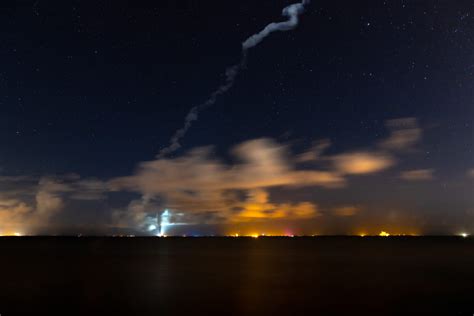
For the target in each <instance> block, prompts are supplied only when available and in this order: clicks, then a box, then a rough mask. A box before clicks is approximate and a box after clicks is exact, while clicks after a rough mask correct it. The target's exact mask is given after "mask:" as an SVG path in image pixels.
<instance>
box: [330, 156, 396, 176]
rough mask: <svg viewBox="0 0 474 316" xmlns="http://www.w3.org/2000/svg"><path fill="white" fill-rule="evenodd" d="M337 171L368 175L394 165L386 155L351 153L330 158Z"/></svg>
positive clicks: (392, 159)
mask: <svg viewBox="0 0 474 316" xmlns="http://www.w3.org/2000/svg"><path fill="white" fill-rule="evenodd" d="M331 160H332V161H333V163H334V166H335V168H336V169H337V170H339V171H340V172H341V173H344V174H368V173H374V172H378V171H382V170H385V169H387V168H389V167H392V166H393V165H394V164H395V162H396V161H395V159H394V158H393V157H391V156H390V155H388V154H385V153H378V152H353V153H347V154H341V155H336V156H333V157H332V158H331Z"/></svg>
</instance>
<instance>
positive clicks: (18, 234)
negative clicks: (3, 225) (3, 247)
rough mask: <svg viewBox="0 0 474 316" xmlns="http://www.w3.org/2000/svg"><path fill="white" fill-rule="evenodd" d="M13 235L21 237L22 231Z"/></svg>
mask: <svg viewBox="0 0 474 316" xmlns="http://www.w3.org/2000/svg"><path fill="white" fill-rule="evenodd" d="M13 236H15V237H21V234H20V233H14V234H13Z"/></svg>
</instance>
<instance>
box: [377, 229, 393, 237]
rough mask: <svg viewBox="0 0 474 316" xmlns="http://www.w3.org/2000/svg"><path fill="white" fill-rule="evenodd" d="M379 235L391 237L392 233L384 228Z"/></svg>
mask: <svg viewBox="0 0 474 316" xmlns="http://www.w3.org/2000/svg"><path fill="white" fill-rule="evenodd" d="M379 236H380V237H390V234H389V233H387V232H385V231H383V230H382V231H381V232H380V234H379Z"/></svg>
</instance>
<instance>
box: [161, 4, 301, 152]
mask: <svg viewBox="0 0 474 316" xmlns="http://www.w3.org/2000/svg"><path fill="white" fill-rule="evenodd" d="M309 2H310V0H302V2H301V3H295V4H291V5H289V6H287V7H286V8H284V9H283V12H282V15H283V16H285V17H287V18H288V20H287V21H284V22H273V23H270V24H268V25H267V26H266V27H265V28H264V29H263V30H262V31H260V32H259V33H256V34H254V35H252V36H250V37H249V38H247V39H246V40H245V41H244V42H243V43H242V58H241V60H240V62H239V63H238V64H236V65H234V66H231V67H229V68H227V69H226V81H225V83H224V84H223V85H221V86H220V87H219V88H217V89H216V90H215V91H214V92H212V93H211V95H210V97H209V98H208V99H207V100H206V101H205V102H204V103H202V104H200V105H197V106H195V107H193V108H192V109H191V110H190V111H189V112H188V114H187V115H186V118H185V120H184V126H183V127H182V128H180V129H179V130H177V131H176V133H175V134H174V135H173V137H171V139H170V144H169V146H168V147H166V148H164V149H162V150H161V151H160V153H159V154H158V157H160V158H161V157H164V156H166V155H168V154H170V153H173V152H175V151H176V150H178V149H179V148H180V147H181V144H180V143H179V141H180V140H181V138H183V137H184V136H185V135H186V133H187V132H188V130H189V129H190V128H191V125H192V123H193V121H196V120H197V119H198V115H199V113H200V112H201V111H203V110H205V109H207V108H208V107H210V106H212V105H213V104H214V103H216V101H217V97H218V96H220V95H222V94H224V93H226V92H227V91H228V90H229V89H230V88H232V86H233V85H234V82H235V78H236V77H237V75H238V74H239V72H240V71H241V70H242V68H243V67H244V66H245V64H246V62H247V51H248V50H249V49H250V48H253V47H255V46H257V45H258V44H260V43H261V42H262V41H263V40H264V39H265V38H266V37H267V36H268V35H270V34H271V33H273V32H276V31H290V30H293V29H294V28H296V27H297V26H298V23H299V16H300V15H301V14H302V13H303V12H304V9H305V7H304V6H305V5H307V4H309Z"/></svg>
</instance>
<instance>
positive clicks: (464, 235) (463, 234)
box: [461, 233, 469, 238]
mask: <svg viewBox="0 0 474 316" xmlns="http://www.w3.org/2000/svg"><path fill="white" fill-rule="evenodd" d="M461 237H463V238H466V237H469V234H468V233H461Z"/></svg>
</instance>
